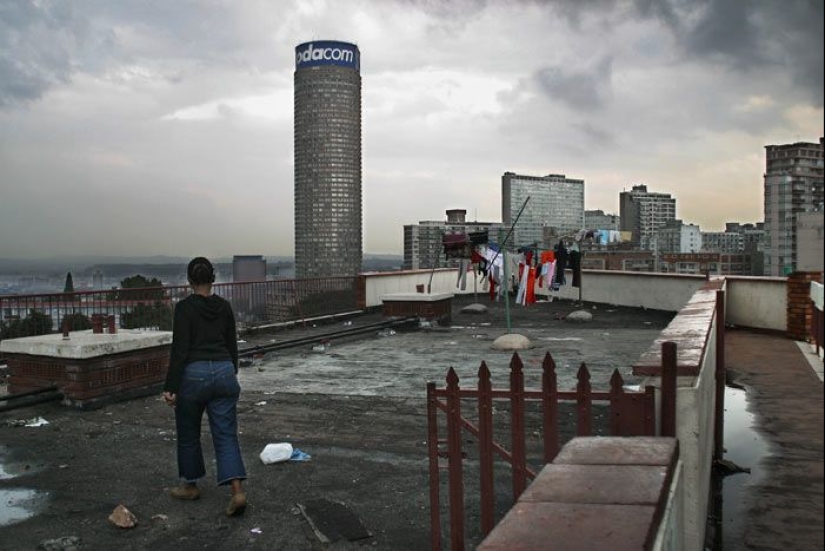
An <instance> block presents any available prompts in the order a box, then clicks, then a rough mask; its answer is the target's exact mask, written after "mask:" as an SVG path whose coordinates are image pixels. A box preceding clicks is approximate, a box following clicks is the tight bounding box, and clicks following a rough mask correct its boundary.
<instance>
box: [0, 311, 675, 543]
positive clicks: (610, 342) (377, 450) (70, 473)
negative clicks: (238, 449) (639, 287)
mask: <svg viewBox="0 0 825 551" xmlns="http://www.w3.org/2000/svg"><path fill="white" fill-rule="evenodd" d="M469 302H472V300H466V299H464V301H463V302H461V301H458V302H457V304H456V305H455V308H454V314H453V326H452V327H451V328H443V329H435V330H429V331H421V332H411V333H402V332H398V333H397V334H396V335H391V336H387V337H381V336H378V334H377V333H376V335H374V336H366V337H359V338H358V339H353V340H348V339H341V340H340V341H333V342H332V343H331V344H330V348H329V349H328V350H327V351H326V352H324V353H314V352H312V350H311V348H302V349H292V350H282V351H279V352H276V353H272V354H268V355H265V356H263V357H261V358H256V359H255V361H254V362H253V365H252V366H250V367H247V368H244V369H243V370H242V371H241V374H240V380H241V383H242V388H243V393H242V396H241V402H240V405H239V424H240V430H241V446H242V450H243V454H244V460H245V462H246V466H247V471H248V475H249V480H248V482H247V493H248V499H249V507H248V509H247V511H246V514H245V515H244V516H243V517H240V518H231V519H230V518H227V517H225V516H224V514H223V509H224V507H225V505H226V500H227V499H228V492H227V491H226V490H225V489H223V488H217V487H216V486H215V484H214V472H215V471H214V465H213V464H212V462H211V458H212V449H211V443H210V440H209V433H208V425H206V424H205V425H204V452H205V454H206V457H207V458H208V461H207V473H208V474H207V478H206V479H205V480H204V481H203V482H202V484H201V489H202V492H203V495H202V498H201V499H200V500H198V501H194V502H177V501H173V500H171V499H170V498H169V497H168V495H167V490H168V488H169V487H171V486H173V485H175V484H176V482H177V481H176V461H175V445H174V438H175V436H174V422H173V415H172V411H171V410H170V409H169V408H168V406H166V405H165V404H164V403H163V402H162V400H160V399H159V397H157V396H150V397H147V398H143V399H138V400H131V401H128V402H121V403H117V404H112V405H109V406H106V407H103V408H101V409H98V410H94V411H85V412H81V411H75V410H71V409H67V408H65V407H63V406H60V405H59V404H55V403H50V404H41V405H37V406H32V407H28V408H25V409H24V410H16V411H10V412H3V413H0V443H2V445H3V446H4V449H5V450H6V451H5V452H4V455H3V457H2V460H0V462H1V463H3V465H4V466H5V467H4V468H5V469H6V471H8V472H10V473H11V472H13V473H14V476H12V477H10V478H6V479H2V480H0V490H6V491H9V490H19V491H24V490H25V491H35V492H38V495H41V496H47V502H46V503H45V506H44V508H43V509H42V510H39V511H35V514H33V516H31V517H30V518H27V519H16V520H14V521H13V522H10V523H7V524H5V525H3V526H0V549H2V550H23V549H36V548H37V546H38V545H39V543H40V542H42V541H44V540H49V539H55V538H61V537H67V536H76V537H78V538H80V541H81V547H80V549H104V550H105V549H126V550H128V549H134V550H138V549H141V550H142V549H153V550H164V549H170V550H172V549H174V550H177V551H180V550H187V549H215V550H218V549H220V550H223V549H267V550H272V549H274V550H279V549H285V550H305V549H306V550H315V549H334V550H338V549H363V548H364V547H366V548H373V549H388V550H395V549H399V550H402V549H410V550H420V549H428V548H429V547H430V544H429V533H430V532H429V530H430V526H429V492H428V482H427V480H428V479H427V446H426V434H427V432H426V404H425V400H424V396H425V388H424V385H425V384H426V382H427V381H428V380H431V379H434V380H441V381H443V377H444V376H445V374H446V371H447V369H448V368H449V367H451V366H452V367H455V368H456V369H457V370H458V372H459V376H460V377H462V381H465V380H468V381H469V380H472V379H473V377H474V376H475V373H476V371H477V369H478V366H479V364H480V363H481V361H482V360H484V361H486V362H487V363H488V366H489V367H490V369H491V370H492V371H493V379H494V384H495V386H504V385H506V384H507V376H506V375H507V364H508V362H509V360H510V354H509V353H507V354H502V353H499V352H495V351H493V350H492V349H491V348H490V344H491V342H492V339H494V338H495V337H497V336H499V335H501V334H504V333H506V332H507V326H506V321H505V317H504V315H503V305H501V304H498V305H495V304H494V305H492V306H493V307H492V309H491V311H490V312H488V313H487V314H481V315H473V316H470V315H466V314H460V313H459V310H460V308H461V306H463V305H465V304H467V303H469ZM480 302H482V303H484V304H489V303H487V302H486V301H480ZM585 307H586V308H588V309H589V311H591V312H592V313H593V315H594V320H593V322H591V323H588V324H575V325H574V324H571V323H570V322H565V321H563V320H562V319H559V318H561V317H563V316H565V315H566V314H567V313H569V312H570V311H572V310H575V309H578V308H579V306H578V305H576V304H573V303H571V302H569V301H562V302H554V303H552V304H539V305H535V306H532V307H529V308H522V307H515V308H513V309H512V312H511V314H512V315H511V325H512V329H513V330H512V332H519V333H522V334H528V335H529V336H530V338H531V339H533V340H534V341H535V342H536V343H537V345H538V346H537V347H536V348H533V349H531V350H528V351H525V352H524V353H523V354H522V358H523V360H524V363H525V369H526V371H527V374H528V375H527V381H528V385H534V384H536V382H537V380H538V379H537V375H536V373H537V372H538V371H539V368H540V361H541V358H543V357H544V354H545V353H546V352H548V351H549V352H551V353H552V355H553V356H554V358H555V359H556V362H557V364H558V366H559V367H558V372H559V377H560V387H562V388H572V387H573V385H574V384H575V383H574V380H573V379H572V374H573V373H574V372H575V370H577V369H578V366H579V364H580V363H581V362H582V361H584V362H586V363H587V365H588V366H589V367H590V368H591V370H592V372H593V380H592V382H593V388H594V389H598V388H600V387H601V386H603V384H606V381H607V380H608V378H609V376H610V373H611V372H612V370H613V369H614V368H619V370H620V372H621V373H622V374H623V375H627V374H629V371H630V369H629V366H630V365H631V364H632V363H633V362H634V361H635V360H636V359H637V358H638V357H639V356H640V355H641V354H642V353H643V352H644V351H645V350H646V349H647V348H648V347H649V346H650V343H651V342H652V341H653V339H654V338H655V337H656V336H657V335H658V333H659V332H660V331H661V330H662V329H663V328H664V327H665V326H666V325H667V323H668V322H669V321H670V319H671V317H672V315H673V314H672V313H667V312H658V311H651V310H648V311H643V310H639V309H630V308H612V307H607V306H603V305H598V306H597V309H596V310H593V309H592V305H585ZM371 317H374V314H371V315H369V316H364V318H363V319H364V322H365V323H366V322H367V321H369V320H370V318H371ZM358 322H359V321H358V319H357V318H354V319H353V323H358ZM325 329H329V328H324V327H321V326H318V327H315V328H312V327H308V328H306V329H293V330H291V331H289V332H286V333H284V332H281V333H274V334H268V333H267V334H261V333H257V334H254V335H245V336H244V340H245V341H247V343H249V344H250V345H252V344H254V343H255V342H266V341H271V340H272V339H276V340H277V339H284V338H289V337H292V336H297V335H300V334H304V333H302V331H304V332H306V333H311V332H313V331H315V332H318V333H321V332H323V331H324V330H325ZM478 335H483V337H479V336H478ZM628 382H632V379H631V378H630V377H628ZM468 384H474V382H473V383H470V382H468ZM38 416H41V417H43V418H44V419H46V420H48V421H49V424H47V425H42V426H37V427H25V426H19V424H15V423H13V422H14V421H17V420H20V419H25V418H33V417H38ZM535 417H536V416H534V418H529V419H528V423H527V431H528V432H527V434H528V437H529V442H528V449H529V451H530V453H531V456H530V457H531V464H540V454H539V453H538V450H539V449H540V448H539V447H540V441H541V440H540V438H539V437H540V434H539V431H540V424H538V421H537V418H535ZM495 418H496V423H497V426H498V423H504V422H505V421H506V419H507V415H506V409H501V410H500V412H499V413H498V414H497V416H496V417H495ZM573 418H574V407H573V405H572V404H566V405H563V406H562V407H561V419H562V423H561V434H562V439H563V440H566V439H568V438H570V437H572V436H573V433H574V431H575V426H574V423H573V422H572V420H573ZM606 420H607V415H606V412H605V411H604V410H603V409H602V408H596V410H595V419H594V425H595V426H596V428H597V430H603V427H604V426H605V425H606ZM10 422H12V423H10ZM273 442H290V443H291V444H292V445H293V446H294V447H296V448H298V449H300V450H302V451H304V452H306V453H309V454H310V455H311V456H312V459H311V460H310V461H307V462H287V463H279V464H275V465H264V464H263V463H262V462H261V461H260V460H259V458H258V455H259V453H260V452H261V450H263V448H264V447H265V446H266V444H268V443H273ZM503 443H505V444H506V443H507V440H504V441H503ZM466 445H467V449H468V459H467V462H466V469H467V471H466V476H465V499H466V503H467V534H468V539H469V542H470V546H472V545H474V544H476V543H478V542H479V541H480V535H479V528H478V526H479V523H478V512H477V511H478V507H477V506H478V483H477V480H478V476H477V462H476V461H475V455H474V454H473V451H472V449H473V440H472V438H469V437H468V439H467V441H466ZM11 465H15V466H20V465H23V466H28V469H25V468H24V469H23V470H22V471H21V470H20V469H18V468H16V467H15V468H14V470H12V469H11V467H9V466H11ZM509 491H510V478H509V474H508V470H507V468H506V467H505V466H504V465H501V464H499V466H498V467H497V469H496V493H497V500H496V511H497V515H498V517H497V518H501V516H503V515H504V513H505V512H506V510H507V509H508V508H509V506H510V505H511V500H510V499H509V498H508V495H509ZM444 495H446V488H442V496H444ZM317 499H325V500H331V501H337V502H341V503H344V504H345V505H346V507H347V508H348V509H349V510H351V511H352V512H353V513H354V514H356V515H357V516H358V518H360V519H361V520H362V522H363V524H364V526H365V527H366V529H367V530H369V531H370V532H371V534H372V536H371V537H370V538H368V539H366V540H359V541H357V542H349V541H338V542H334V543H329V544H323V543H321V542H320V541H319V539H318V537H317V535H316V534H315V533H314V532H313V531H312V529H311V528H310V527H309V526H308V523H307V522H306V520H305V519H304V517H303V516H302V515H301V513H300V508H299V507H298V505H299V504H302V503H304V502H306V501H309V500H317ZM118 504H123V505H125V506H126V507H127V508H129V510H131V511H132V512H133V513H134V514H135V515H136V516H137V517H138V519H139V524H138V526H137V527H135V528H133V529H131V530H124V529H119V528H117V527H115V526H113V525H112V524H111V523H109V522H108V520H107V517H108V516H109V514H110V513H111V512H112V510H113V509H114V508H115V507H116V506H117V505H118ZM23 505H26V504H25V503H24V504H23ZM445 508H446V499H442V510H443V511H445ZM444 518H445V521H444V523H443V524H444V525H446V516H445V517H444Z"/></svg>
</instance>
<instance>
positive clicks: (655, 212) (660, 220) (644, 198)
mask: <svg viewBox="0 0 825 551" xmlns="http://www.w3.org/2000/svg"><path fill="white" fill-rule="evenodd" d="M675 219H676V199H675V198H673V197H671V196H670V194H669V193H656V192H652V191H651V192H649V191H648V190H647V186H646V185H644V184H639V185H635V186H633V188H632V189H631V190H630V191H623V192H621V193H620V194H619V226H620V227H619V229H620V230H621V231H629V232H632V235H633V238H632V239H633V243H635V244H636V246H638V247H640V248H642V249H646V250H651V251H652V250H654V249H655V248H656V246H657V244H656V242H655V238H656V232H657V231H658V230H659V228H662V227H664V226H665V225H666V224H667V223H668V222H670V221H673V220H675Z"/></svg>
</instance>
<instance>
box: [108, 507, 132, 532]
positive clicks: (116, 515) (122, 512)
mask: <svg viewBox="0 0 825 551" xmlns="http://www.w3.org/2000/svg"><path fill="white" fill-rule="evenodd" d="M109 522H111V523H112V524H114V525H115V526H117V527H119V528H134V527H135V526H137V525H138V519H137V517H136V516H135V515H134V514H132V511H130V510H129V509H127V508H126V506H124V505H122V504H121V505H118V506H117V507H115V510H114V511H112V514H111V515H109Z"/></svg>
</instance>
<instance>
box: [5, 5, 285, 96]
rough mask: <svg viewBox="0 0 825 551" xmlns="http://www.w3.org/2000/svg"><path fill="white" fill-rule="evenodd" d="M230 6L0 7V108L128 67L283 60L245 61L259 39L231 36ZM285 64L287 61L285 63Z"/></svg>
mask: <svg viewBox="0 0 825 551" xmlns="http://www.w3.org/2000/svg"><path fill="white" fill-rule="evenodd" d="M236 17H237V15H236V14H235V13H234V12H233V5H232V4H231V3H227V4H223V5H222V4H206V3H202V2H184V1H180V2H178V1H175V2H165V1H150V2H140V3H138V2H129V3H124V2H110V1H108V0H106V1H98V0H90V1H85V2H77V3H71V2H57V1H49V0H44V1H38V2H35V1H33V0H11V1H4V2H0V108H3V107H6V108H8V107H10V106H13V105H21V104H26V103H28V102H31V101H35V100H38V99H40V98H41V97H42V96H43V94H44V93H46V92H47V91H48V90H49V89H50V88H52V87H54V86H57V85H60V84H65V83H68V82H70V81H71V80H72V78H73V76H74V75H75V74H76V73H78V72H87V73H90V74H94V75H99V74H102V73H104V72H105V71H106V70H108V69H109V68H112V67H115V68H116V67H119V66H121V65H123V64H129V63H148V64H150V65H151V64H159V63H162V64H164V68H165V69H166V70H164V71H162V73H163V78H166V79H167V80H174V79H179V78H180V73H179V72H178V71H176V70H175V66H185V64H186V63H194V64H195V65H199V66H212V67H220V66H224V67H234V68H237V67H253V66H254V67H256V68H258V69H266V68H268V67H271V66H272V65H273V64H278V63H281V64H285V63H288V61H289V59H287V58H286V57H283V59H281V58H278V57H276V56H272V55H271V54H268V55H258V56H257V57H255V58H254V59H250V58H248V57H246V55H245V52H247V51H248V46H249V44H250V43H251V44H253V45H255V43H256V40H260V39H261V37H250V36H248V35H246V34H245V33H242V32H238V28H237V26H236ZM290 59H291V58H290Z"/></svg>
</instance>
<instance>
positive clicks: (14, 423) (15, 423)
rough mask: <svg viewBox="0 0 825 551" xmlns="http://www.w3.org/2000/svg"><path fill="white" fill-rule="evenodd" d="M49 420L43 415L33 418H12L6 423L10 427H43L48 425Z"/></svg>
mask: <svg viewBox="0 0 825 551" xmlns="http://www.w3.org/2000/svg"><path fill="white" fill-rule="evenodd" d="M48 424H49V422H48V421H46V420H45V419H43V418H42V417H33V418H32V419H12V420H11V421H6V425H8V426H10V427H42V426H43V425H48Z"/></svg>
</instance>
